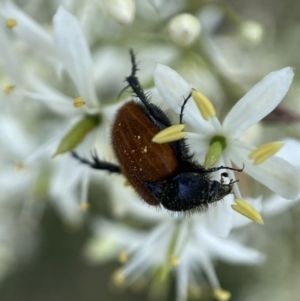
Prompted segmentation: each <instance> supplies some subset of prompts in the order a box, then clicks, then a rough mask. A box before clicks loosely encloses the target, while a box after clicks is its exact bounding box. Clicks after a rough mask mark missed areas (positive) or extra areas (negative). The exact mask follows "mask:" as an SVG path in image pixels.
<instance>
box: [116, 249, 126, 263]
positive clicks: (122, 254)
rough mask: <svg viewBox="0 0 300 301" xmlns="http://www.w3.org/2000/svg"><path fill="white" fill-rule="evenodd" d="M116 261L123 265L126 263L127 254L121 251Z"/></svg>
mask: <svg viewBox="0 0 300 301" xmlns="http://www.w3.org/2000/svg"><path fill="white" fill-rule="evenodd" d="M118 259H119V261H120V263H122V264H124V263H126V262H127V261H128V253H127V252H125V251H122V252H121V253H120V254H119V256H118Z"/></svg>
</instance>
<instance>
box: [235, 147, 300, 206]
mask: <svg viewBox="0 0 300 301" xmlns="http://www.w3.org/2000/svg"><path fill="white" fill-rule="evenodd" d="M233 145H234V146H235V147H233ZM253 149H254V147H252V146H250V145H246V144H244V143H242V142H240V141H234V142H232V151H231V156H232V157H231V160H232V161H233V162H234V163H235V164H236V165H238V166H240V165H241V164H245V169H244V171H245V172H246V173H247V174H249V175H250V176H251V177H253V178H254V179H255V180H257V181H259V182H261V183H262V184H264V185H265V186H267V187H268V188H269V189H271V190H272V191H274V192H276V193H277V194H278V195H280V196H282V197H284V198H286V199H289V200H298V199H299V197H300V182H299V178H300V172H299V171H298V170H297V168H295V167H294V166H293V165H291V164H290V163H288V162H287V161H286V160H284V159H282V158H279V157H277V156H273V157H271V158H269V159H267V160H266V161H264V162H263V163H261V164H259V165H253V160H250V159H249V158H248V155H249V153H250V152H251V151H252V150H253Z"/></svg>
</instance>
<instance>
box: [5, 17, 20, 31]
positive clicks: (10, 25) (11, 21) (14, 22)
mask: <svg viewBox="0 0 300 301" xmlns="http://www.w3.org/2000/svg"><path fill="white" fill-rule="evenodd" d="M5 24H6V27H7V28H9V29H12V28H14V27H15V26H17V25H18V22H17V20H16V19H11V18H10V19H6V22H5Z"/></svg>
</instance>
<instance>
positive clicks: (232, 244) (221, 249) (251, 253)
mask: <svg viewBox="0 0 300 301" xmlns="http://www.w3.org/2000/svg"><path fill="white" fill-rule="evenodd" d="M203 239H205V247H206V248H207V249H208V250H209V253H210V254H211V256H212V257H216V258H221V259H222V260H224V261H227V262H229V263H237V264H240V263H242V264H255V263H261V262H262V261H263V260H264V255H263V254H262V253H260V252H259V251H257V250H255V249H251V248H248V247H245V246H243V245H242V244H240V243H238V242H236V241H233V240H230V239H228V238H227V239H226V240H225V239H222V238H218V237H215V236H212V235H209V234H208V233H206V232H203Z"/></svg>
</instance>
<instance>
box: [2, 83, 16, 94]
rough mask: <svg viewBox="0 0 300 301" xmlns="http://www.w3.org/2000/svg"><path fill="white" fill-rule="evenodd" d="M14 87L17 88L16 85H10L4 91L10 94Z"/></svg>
mask: <svg viewBox="0 0 300 301" xmlns="http://www.w3.org/2000/svg"><path fill="white" fill-rule="evenodd" d="M14 88H15V86H14V85H8V86H6V87H5V88H4V93H5V94H7V95H10V94H11V92H12V91H13V89H14Z"/></svg>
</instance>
